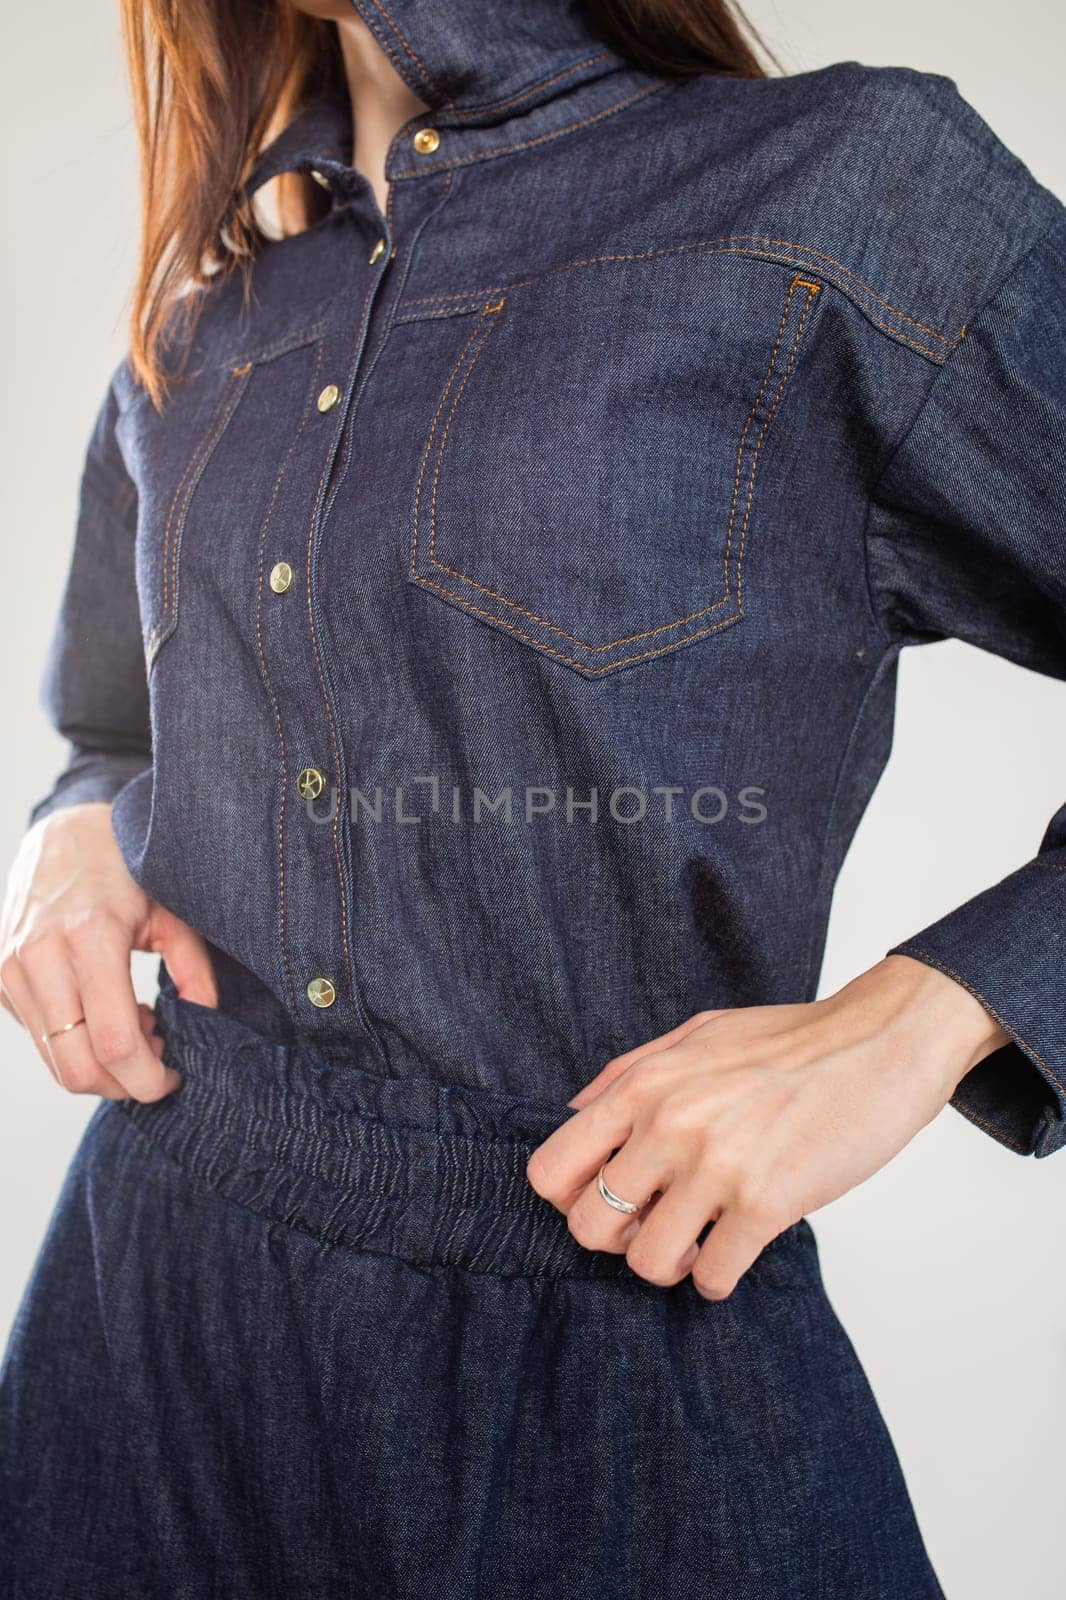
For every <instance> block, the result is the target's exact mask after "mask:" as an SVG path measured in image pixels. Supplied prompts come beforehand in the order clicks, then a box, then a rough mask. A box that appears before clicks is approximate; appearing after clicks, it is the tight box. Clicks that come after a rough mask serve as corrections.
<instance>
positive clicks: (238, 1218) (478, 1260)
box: [0, 994, 943, 1600]
mask: <svg viewBox="0 0 1066 1600" xmlns="http://www.w3.org/2000/svg"><path fill="white" fill-rule="evenodd" d="M157 1015H158V1017H159V1023H160V1027H161V1031H162V1032H163V1034H164V1036H165V1038H166V1041H167V1052H166V1058H167V1060H169V1061H171V1062H173V1064H174V1065H175V1066H176V1067H177V1068H178V1069H179V1070H180V1072H181V1073H182V1074H183V1076H184V1083H183V1086H182V1088H181V1089H180V1090H179V1091H177V1092H176V1093H175V1094H174V1095H172V1096H171V1097H169V1098H168V1099H167V1100H164V1101H160V1102H159V1103H157V1104H155V1105H139V1104H136V1103H134V1102H110V1101H108V1102H103V1103H101V1105H100V1107H99V1109H98V1110H97V1111H96V1112H95V1114H94V1115H93V1117H92V1119H91V1121H90V1123H89V1126H88V1128H87V1130H86V1133H85V1135H84V1138H83V1140H82V1143H81V1145H80V1147H79V1150H78V1152H77V1154H76V1155H75V1158H74V1160H73V1163H72V1165H71V1168H70V1171H69V1174H68V1176H67V1179H66V1183H65V1186H64V1188H63V1191H62V1193H61V1195H60V1198H59V1200H58V1203H57V1206H56V1210H55V1213H54V1216H53V1219H52V1222H51V1225H50V1228H49V1231H48V1233H47V1236H46V1238H45V1241H44V1244H43V1246H42V1249H41V1253H40V1256H39V1258H38V1261H37V1264H36V1267H35V1269H34V1272H33V1275H32V1278H31V1280H30V1283H29V1285H28V1287H27V1290H26V1293H25V1296H24V1299H23V1303H22V1307H21V1310H20V1312H19V1315H18V1319H17V1322H16V1325H15V1329H14V1332H13V1335H12V1338H11V1341H10V1346H9V1349H8V1352H7V1357H6V1360H5V1364H4V1370H3V1378H2V1387H0V1430H2V1444H0V1492H2V1503H0V1592H2V1593H3V1595H4V1596H10V1597H11V1600H253V1597H254V1600H260V1597H261V1600H268V1597H269V1600H357V1597H358V1600H371V1597H372V1600H378V1597H381V1600H386V1597H387V1600H409V1597H411V1600H413V1597H415V1596H418V1597H424V1596H433V1597H442V1600H465V1597H470V1600H474V1597H479V1600H480V1597H482V1596H484V1597H486V1600H489V1597H491V1600H659V1597H663V1600H666V1597H669V1600H697V1597H699V1600H708V1597H711V1596H713V1597H715V1600H934V1597H940V1600H943V1591H942V1589H941V1587H940V1585H939V1583H938V1582H937V1579H936V1576H935V1574H934V1572H933V1569H932V1566H931V1565H930V1562H929V1558H928V1556H927V1553H926V1551H925V1549H924V1546H923V1543H922V1539H921V1536H920V1533H919V1530H918V1527H917V1523H916V1521H915V1517H914V1512H913V1509H912V1507H911V1503H910V1500H909V1497H908V1494H907V1490H906V1487H905V1483H904V1479H903V1475H902V1473H901V1470H900V1466H899V1462H898V1459H897V1456H896V1453H895V1450H894V1448H893V1445H892V1443H891V1440H890V1438H889V1436H888V1433H887V1431H886V1428H885V1425H884V1422H883V1420H882V1418H881V1416H880V1413H879V1411H878V1409H877V1406H876V1403H875V1401H874V1398H873V1395H872V1393H871V1391H870V1388H869V1385H868V1382H867V1379H866V1377H865V1374H864V1372H863V1370H862V1367H861V1365H860V1363H859V1361H858V1359H857V1357H856V1355H855V1352H854V1350H853V1348H852V1346H851V1343H850V1341H849V1339H848V1337H847V1335H846V1334H845V1332H844V1330H843V1328H842V1327H841V1325H840V1323H839V1321H838V1319H837V1317H836V1315H835V1313H834V1311H833V1309H832V1307H831V1305H830V1303H829V1301H828V1299H827V1297H826V1294H825V1290H824V1287H823V1284H822V1279H821V1273H820V1269H819V1262H818V1252H817V1245H816V1242H815V1237H814V1234H813V1231H812V1229H811V1227H810V1224H809V1223H808V1221H807V1220H806V1218H804V1219H802V1220H801V1221H800V1222H798V1223H796V1224H794V1225H793V1226H792V1227H791V1228H789V1229H788V1230H787V1231H786V1232H785V1233H783V1234H781V1235H779V1237H778V1238H777V1239H775V1240H774V1241H773V1242H772V1243H771V1244H770V1245H769V1246H768V1247H767V1248H766V1249H765V1250H764V1251H763V1253H762V1255H761V1256H760V1257H759V1259H758V1261H757V1262H756V1263H755V1265H754V1266H753V1267H752V1268H751V1269H750V1271H749V1272H748V1273H747V1274H746V1275H745V1276H744V1277H743V1278H742V1279H741V1281H740V1284H739V1285H738V1287H737V1288H736V1290H735V1291H734V1293H733V1294H732V1295H730V1296H729V1298H728V1299H726V1300H722V1301H717V1302H715V1301H709V1300H704V1299H703V1298H702V1297H701V1296H700V1294H699V1293H698V1292H697V1290H696V1289H695V1288H694V1287H693V1285H692V1282H691V1279H690V1278H686V1279H684V1280H683V1281H682V1282H681V1283H679V1284H677V1285H675V1286H673V1287H671V1288H668V1289H663V1288H659V1287H656V1286H654V1285H651V1284H648V1283H647V1282H646V1281H645V1280H643V1279H641V1278H639V1277H638V1276H637V1275H636V1274H635V1273H634V1272H633V1271H632V1269H631V1268H630V1267H629V1266H628V1265H627V1263H626V1261H625V1258H624V1256H618V1255H613V1254H610V1253H608V1252H592V1251H588V1250H586V1249H584V1248H582V1247H581V1246H580V1245H578V1244H577V1243H576V1241H575V1240H574V1239H573V1238H572V1236H571V1235H570V1233H569V1231H568V1229H567V1226H566V1220H565V1218H564V1217H563V1216H562V1215H561V1214H560V1213H559V1212H558V1211H556V1210H555V1208H554V1207H553V1206H551V1205H550V1204H549V1203H548V1202H546V1201H544V1200H542V1199H541V1198H540V1197H539V1196H538V1195H537V1194H536V1193H535V1192H534V1191H533V1190H532V1189H531V1188H530V1186H529V1184H528V1182H527V1181H526V1178H525V1164H526V1161H527V1160H528V1158H529V1155H530V1154H531V1153H532V1151H533V1149H534V1148H535V1147H536V1145H538V1144H539V1143H540V1142H541V1141H542V1140H543V1139H545V1138H546V1137H547V1136H548V1134H549V1133H550V1132H551V1131H552V1130H553V1128H555V1127H558V1126H559V1124H560V1123H561V1122H562V1121H564V1120H565V1119H566V1117H568V1116H570V1115H572V1114H573V1112H572V1111H571V1109H570V1108H569V1107H566V1106H564V1105H561V1104H557V1103H554V1102H549V1101H546V1100H543V1099H537V1098H536V1097H534V1096H529V1097H526V1096H522V1097H516V1096H514V1095H513V1094H503V1093H496V1092H493V1091H491V1090H485V1089H482V1088H471V1087H468V1086H464V1085H459V1084H456V1083H450V1082H445V1081H440V1080H438V1079H434V1078H432V1077H429V1076H427V1077H417V1078H415V1077H411V1078H407V1077H405V1078H393V1077H383V1076H381V1075H380V1074H378V1073H376V1072H372V1071H368V1070H367V1069H365V1068H364V1067H361V1066H359V1065H358V1064H353V1063H351V1062H346V1061H344V1060H339V1061H338V1060H336V1059H331V1058H330V1057H328V1056H326V1055H323V1054H320V1053H318V1051H317V1050H316V1049H312V1048H308V1047H306V1046H303V1045H298V1046H293V1045H285V1044H278V1043H275V1042H274V1041H271V1040H268V1039H266V1038H265V1037H264V1036H263V1035H261V1034H259V1033H257V1032H255V1031H253V1030H252V1029H251V1028H249V1027H247V1026H246V1025H245V1024H244V1023H243V1022H240V1021H238V1020H237V1019H236V1018H234V1017H232V1016H229V1015H226V1014H224V1013H221V1012H217V1011H212V1010H209V1009H207V1008H204V1007H201V1006H198V1005H195V1004H193V1003H191V1002H189V1001H184V1000H180V999H177V998H176V997H174V996H168V995H165V994H164V995H161V996H160V998H159V1000H158V1001H157Z"/></svg>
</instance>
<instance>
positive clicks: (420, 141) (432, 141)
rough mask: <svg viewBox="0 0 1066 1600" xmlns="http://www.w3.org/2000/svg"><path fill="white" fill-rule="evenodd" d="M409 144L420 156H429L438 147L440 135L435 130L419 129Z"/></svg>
mask: <svg viewBox="0 0 1066 1600" xmlns="http://www.w3.org/2000/svg"><path fill="white" fill-rule="evenodd" d="M411 142H412V144H413V145H414V147H415V149H416V150H417V151H418V153H419V155H420V156H431V155H432V154H433V152H434V150H437V149H439V147H440V134H439V133H438V132H437V130H436V128H419V130H418V132H417V133H416V134H415V136H414V139H413V140H412V141H411Z"/></svg>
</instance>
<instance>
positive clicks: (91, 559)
mask: <svg viewBox="0 0 1066 1600" xmlns="http://www.w3.org/2000/svg"><path fill="white" fill-rule="evenodd" d="M117 414H118V405H117V401H116V397H115V386H114V377H112V382H111V383H110V384H109V385H108V389H107V393H106V395H105V396H104V398H103V400H102V402H101V404H100V407H99V410H98V412H97V415H96V418H95V421H94V424H93V427H92V431H91V434H90V436H89V440H88V444H87V447H86V451H85V456H84V460H83V464H82V473H81V481H80V487H79V496H78V512H77V522H76V528H75V537H74V548H73V552H72V556H71V561H70V566H69V569H68V573H67V579H66V586H65V589H64V593H63V597H62V601H61V603H60V607H59V611H58V615H57V617H56V620H55V624H54V627H53V632H52V637H51V642H50V645H49V651H48V658H47V662H46V666H45V672H44V677H43V680H42V682H41V688H40V694H41V701H42V704H43V705H44V708H45V710H46V711H47V712H48V715H49V718H50V720H51V722H52V724H53V726H54V727H55V728H57V729H58V731H59V732H60V733H61V734H63V736H64V737H65V738H66V739H67V740H68V741H69V746H70V748H69V752H68V757H67V761H66V764H65V765H64V767H63V769H62V770H61V771H60V772H59V773H58V775H57V777H56V779H55V781H54V783H53V785H52V787H51V789H50V790H49V791H48V793H47V794H45V795H43V796H41V797H40V798H39V799H38V800H37V801H36V802H35V804H34V805H33V806H32V808H31V810H30V812H29V818H28V825H29V824H32V823H34V822H36V821H38V820H39V819H40V818H42V817H44V816H47V815H48V814H49V813H50V812H53V811H57V810H59V809H61V808H63V807H67V806H72V805H78V804H81V803H82V802H85V801H89V800H113V799H114V797H115V795H116V794H117V793H118V791H119V790H120V789H121V788H122V787H123V786H124V785H125V784H126V783H128V782H129V780H130V779H131V778H134V777H135V776H136V775H137V774H138V773H139V772H142V771H144V769H145V768H146V767H149V766H150V765H151V761H152V739H151V726H150V721H149V709H148V688H147V682H146V674H145V660H144V646H143V642H142V635H141V625H140V615H139V610H138V603H137V587H136V575H135V566H134V546H135V536H136V529H137V491H136V487H135V485H134V483H133V481H132V479H131V478H130V476H129V474H128V473H127V471H126V467H125V463H124V462H123V459H122V454H121V451H120V449H119V445H118V441H117V439H116V436H115V421H116V417H117Z"/></svg>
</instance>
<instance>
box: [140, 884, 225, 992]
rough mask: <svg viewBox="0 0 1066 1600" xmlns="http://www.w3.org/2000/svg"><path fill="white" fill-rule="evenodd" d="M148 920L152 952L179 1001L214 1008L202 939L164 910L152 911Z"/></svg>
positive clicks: (212, 973) (211, 978)
mask: <svg viewBox="0 0 1066 1600" xmlns="http://www.w3.org/2000/svg"><path fill="white" fill-rule="evenodd" d="M152 920H153V923H154V927H153V929H152V949H153V950H155V951H156V952H157V953H158V954H159V955H161V956H162V957H163V960H164V961H165V963H166V968H167V971H168V972H169V973H170V976H171V978H172V979H173V980H174V985H175V987H176V989H177V991H178V995H179V996H180V998H181V999H182V1000H192V1001H194V1002H195V1004H196V1005H200V1006H211V1007H212V1008H214V1007H217V1005H218V985H217V984H216V982H215V971H214V968H213V967H212V965H211V957H210V955H209V954H208V950H207V945H206V943H205V942H204V939H203V937H202V935H200V934H199V933H197V932H196V929H195V928H190V927H189V924H188V923H187V922H182V920H181V918H180V917H176V916H175V915H174V913H173V912H172V911H168V910H167V909H166V907H165V906H157V907H156V909H155V916H154V917H153V919H152Z"/></svg>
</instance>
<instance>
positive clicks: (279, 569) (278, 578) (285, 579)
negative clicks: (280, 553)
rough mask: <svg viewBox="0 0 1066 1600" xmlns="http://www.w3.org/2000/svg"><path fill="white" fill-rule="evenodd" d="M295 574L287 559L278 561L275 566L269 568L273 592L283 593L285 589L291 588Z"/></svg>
mask: <svg viewBox="0 0 1066 1600" xmlns="http://www.w3.org/2000/svg"><path fill="white" fill-rule="evenodd" d="M294 577H295V574H294V572H293V570H292V568H291V567H290V566H289V563H288V562H287V561H279V562H278V564H277V566H274V567H271V569H270V587H271V588H272V589H273V591H274V593H275V594H284V593H285V591H286V589H291V588H292V585H293V579H294Z"/></svg>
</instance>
